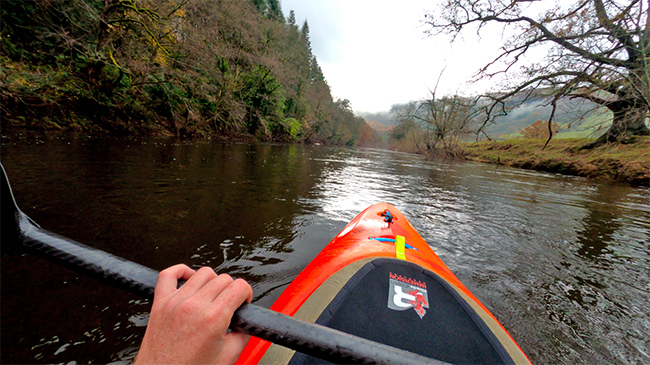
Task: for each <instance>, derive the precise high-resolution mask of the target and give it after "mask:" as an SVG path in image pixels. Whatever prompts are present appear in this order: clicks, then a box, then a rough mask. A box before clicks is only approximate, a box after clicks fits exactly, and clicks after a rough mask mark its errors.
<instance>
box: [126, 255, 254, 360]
mask: <svg viewBox="0 0 650 365" xmlns="http://www.w3.org/2000/svg"><path fill="white" fill-rule="evenodd" d="M179 279H184V280H187V282H186V283H185V285H183V286H182V287H181V288H180V289H177V286H178V280H179ZM252 297H253V290H252V289H251V287H250V285H248V283H247V282H246V281H244V280H242V279H237V280H233V279H232V278H231V277H230V276H229V275H227V274H221V275H217V274H216V273H215V272H214V270H212V269H211V268H208V267H204V268H201V269H199V270H198V271H194V270H192V269H190V268H189V267H188V266H186V265H176V266H172V267H170V268H168V269H165V270H163V271H161V272H160V275H159V276H158V283H157V284H156V290H155V293H154V300H153V306H152V308H151V315H150V317H149V325H148V326H147V331H146V332H145V335H144V339H143V341H142V346H141V347H140V352H139V354H138V356H137V358H136V361H135V363H136V364H137V365H142V364H209V363H210V364H234V363H235V361H236V360H237V358H238V357H239V355H240V353H241V352H242V350H243V349H244V346H246V343H247V342H248V339H249V336H247V335H244V334H241V333H236V332H230V333H227V332H226V331H227V329H228V325H229V324H230V320H231V318H232V316H233V313H234V312H235V310H236V309H237V308H238V307H239V306H240V305H241V304H242V303H244V301H248V302H250V301H251V298H252Z"/></svg>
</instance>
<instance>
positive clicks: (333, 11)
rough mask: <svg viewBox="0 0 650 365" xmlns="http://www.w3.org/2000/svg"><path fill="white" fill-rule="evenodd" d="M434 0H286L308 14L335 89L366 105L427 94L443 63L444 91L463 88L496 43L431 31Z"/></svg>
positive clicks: (286, 6) (374, 107)
mask: <svg viewBox="0 0 650 365" xmlns="http://www.w3.org/2000/svg"><path fill="white" fill-rule="evenodd" d="M436 6H437V5H436V3H435V2H431V1H424V0H418V1H415V0H409V1H403V2H399V3H398V2H395V1H387V0H373V1H361V0H354V1H350V0H346V1H342V0H328V1H318V2H316V1H308V0H284V1H283V2H282V9H283V11H284V12H285V14H287V15H288V14H289V10H292V9H293V10H294V11H295V13H296V21H297V22H298V23H299V24H302V21H304V19H307V21H308V23H309V29H310V36H311V43H312V49H313V51H314V54H315V55H316V57H317V58H318V62H319V64H320V65H321V68H322V69H323V73H324V75H325V78H326V79H327V82H328V84H329V85H330V87H331V89H332V94H333V96H334V97H337V98H341V99H349V100H350V102H351V104H352V108H353V109H354V110H355V111H367V112H379V111H386V110H389V109H390V107H391V105H393V104H396V103H405V102H408V101H410V100H418V99H422V98H425V97H427V96H428V91H429V90H430V89H433V88H434V87H435V86H436V82H437V80H438V76H439V75H440V72H441V71H442V70H443V69H445V72H444V74H443V76H442V79H441V81H440V86H439V89H438V90H439V92H441V93H453V92H457V91H459V90H463V89H466V88H467V84H466V81H467V80H469V79H470V78H471V76H472V75H473V74H474V73H475V72H476V71H477V70H478V69H479V68H480V67H481V66H484V65H485V63H486V62H487V61H486V58H487V57H488V56H490V55H492V54H493V50H496V49H498V47H497V46H495V45H493V42H492V41H493V40H490V39H478V38H476V37H473V36H472V35H471V34H470V35H468V36H466V38H465V39H464V40H462V42H458V43H457V44H455V45H454V47H452V46H451V45H450V43H449V39H448V38H446V37H442V36H440V37H429V36H426V35H425V33H424V32H425V30H426V27H425V26H424V24H423V21H424V14H425V13H427V12H432V11H434V10H435V7H436ZM489 86H490V85H489V83H487V84H485V83H484V85H483V86H482V87H483V88H488V87H489Z"/></svg>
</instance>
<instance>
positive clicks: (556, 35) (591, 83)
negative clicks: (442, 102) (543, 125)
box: [427, 0, 650, 142]
mask: <svg viewBox="0 0 650 365" xmlns="http://www.w3.org/2000/svg"><path fill="white" fill-rule="evenodd" d="M539 9H540V6H539V5H538V4H537V3H536V2H519V1H501V0H499V1H489V0H448V1H447V2H446V3H445V4H444V6H442V7H441V11H440V12H439V13H437V14H429V15H428V20H427V22H428V24H429V25H431V27H432V28H431V33H432V34H439V33H446V34H451V35H453V36H454V38H455V37H456V36H457V35H458V34H460V32H462V31H463V30H465V29H467V28H469V29H475V28H473V27H478V30H479V32H480V31H481V30H483V29H484V28H485V27H486V26H487V25H488V24H500V25H503V26H504V27H506V29H505V31H506V32H508V31H509V32H511V33H513V36H512V37H509V38H508V39H507V40H506V42H505V43H504V45H503V48H502V51H501V53H500V54H499V55H498V56H497V57H496V58H495V59H494V60H493V61H492V62H490V63H489V64H488V65H486V66H485V67H484V68H483V69H482V70H481V71H480V74H481V75H482V76H483V77H490V78H491V77H494V76H497V75H500V74H506V75H509V76H510V79H509V87H508V89H507V91H505V92H501V93H497V94H491V95H487V97H488V98H489V99H490V100H491V101H492V104H491V106H490V108H488V109H487V111H488V117H487V118H486V119H485V124H488V123H489V122H490V121H491V120H492V119H491V118H493V117H494V116H495V115H498V114H503V113H505V112H506V109H505V101H506V100H507V99H509V98H511V97H513V96H516V95H519V94H521V93H522V92H525V93H528V94H529V95H532V94H533V91H535V90H537V91H538V92H543V93H546V95H547V98H548V101H547V104H548V105H552V106H553V108H552V111H551V114H550V116H549V118H548V119H549V123H551V122H552V120H553V114H554V112H555V109H556V108H555V105H556V103H557V101H558V100H560V99H561V98H583V99H587V100H590V101H592V102H594V103H596V104H598V105H601V106H604V107H606V108H608V109H610V110H611V111H612V113H613V123H612V125H611V127H610V128H609V129H608V131H607V132H606V133H605V134H604V135H603V137H602V138H601V139H600V140H599V142H604V141H613V140H618V139H621V138H623V137H625V136H629V135H634V134H645V135H648V134H650V130H649V129H648V128H647V126H646V125H645V122H646V120H647V118H648V115H649V112H650V72H648V69H649V65H648V61H649V60H650V28H649V27H650V15H649V12H648V4H647V1H645V2H644V1H642V0H632V1H618V0H575V1H573V2H571V3H566V2H557V3H555V5H554V6H553V7H551V8H546V9H544V11H541V12H538V13H537V14H535V13H536V11H537V10H539ZM538 50H542V51H544V53H545V54H547V56H546V58H545V59H544V60H543V61H540V62H532V63H530V64H526V63H525V60H526V56H530V55H533V54H534V52H536V51H538Z"/></svg>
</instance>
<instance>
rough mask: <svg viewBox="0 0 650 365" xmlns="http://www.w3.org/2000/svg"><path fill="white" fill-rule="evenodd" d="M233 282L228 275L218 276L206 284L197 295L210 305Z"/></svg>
mask: <svg viewBox="0 0 650 365" xmlns="http://www.w3.org/2000/svg"><path fill="white" fill-rule="evenodd" d="M233 282H234V280H233V278H232V277H230V275H228V274H221V275H218V276H217V277H216V278H214V279H212V280H210V282H208V283H206V284H205V286H203V288H201V291H200V292H199V293H197V296H200V297H201V298H202V299H203V300H205V301H206V302H208V303H212V302H213V301H214V300H215V299H216V298H217V297H218V296H219V294H221V292H223V291H224V290H225V289H226V288H227V287H228V286H229V285H230V284H232V283H233Z"/></svg>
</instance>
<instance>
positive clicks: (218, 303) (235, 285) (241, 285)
mask: <svg viewBox="0 0 650 365" xmlns="http://www.w3.org/2000/svg"><path fill="white" fill-rule="evenodd" d="M252 298H253V289H252V288H251V286H250V285H249V284H248V283H247V282H246V281H245V280H242V279H237V280H235V281H233V282H232V283H230V284H229V285H228V286H227V287H226V288H225V289H224V290H223V291H221V293H219V295H218V296H217V297H216V298H215V299H214V301H213V304H212V306H211V307H210V308H211V310H212V311H213V315H214V318H217V319H218V321H217V322H216V323H215V325H217V326H218V328H222V329H223V330H224V331H225V329H226V328H227V327H228V325H229V324H230V320H231V319H232V316H233V313H235V310H236V309H237V308H239V306H240V305H242V303H244V302H246V301H248V302H250V301H251V299H252Z"/></svg>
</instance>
